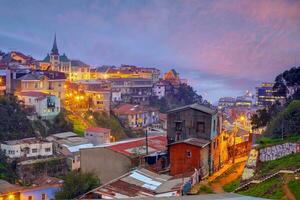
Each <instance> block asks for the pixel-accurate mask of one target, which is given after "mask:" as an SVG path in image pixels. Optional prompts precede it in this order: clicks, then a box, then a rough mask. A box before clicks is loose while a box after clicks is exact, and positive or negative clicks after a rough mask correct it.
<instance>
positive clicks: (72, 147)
mask: <svg viewBox="0 0 300 200" xmlns="http://www.w3.org/2000/svg"><path fill="white" fill-rule="evenodd" d="M58 47H59V45H58V42H57V36H56V35H55V36H54V41H53V44H52V48H51V49H50V52H49V53H48V54H47V55H45V58H44V59H40V60H39V59H36V58H33V57H31V56H28V55H26V54H25V53H21V52H18V51H11V52H1V53H0V84H1V86H0V90H1V91H0V94H1V97H0V99H1V100H0V109H1V115H3V118H2V119H3V120H4V121H3V123H1V129H0V132H1V138H0V139H1V140H0V142H1V146H0V148H1V160H2V161H3V164H2V163H1V167H0V178H1V180H0V199H1V200H6V199H9V200H12V199H28V200H33V199H43V200H46V199H60V198H61V199H67V198H70V199H71V198H79V199H119V198H120V199H121V198H138V199H140V198H142V197H173V196H177V197H179V196H186V195H192V194H199V193H200V194H201V193H203V194H205V193H217V194H219V193H222V192H223V193H224V189H222V187H224V186H226V185H227V184H230V183H231V182H234V181H236V180H238V182H239V183H240V184H239V185H237V188H235V190H236V189H238V190H241V191H242V189H243V188H244V187H246V188H247V187H248V186H247V184H248V185H249V184H251V181H252V177H255V176H256V175H257V172H255V166H256V164H257V163H263V162H266V161H270V160H275V159H280V158H281V157H283V156H288V155H290V154H293V153H296V152H297V153H299V152H300V143H299V141H298V143H283V144H282V145H283V146H280V147H274V148H273V147H271V148H272V149H271V150H269V149H265V148H267V147H265V146H263V147H262V148H260V149H258V148H257V144H259V143H257V141H263V140H260V138H261V134H262V133H264V132H265V129H266V127H265V126H264V125H260V124H255V122H253V120H254V118H255V117H254V116H256V117H257V118H259V117H262V116H259V115H258V114H256V113H257V112H258V111H260V112H262V111H265V112H266V111H267V110H266V109H268V110H270V109H269V108H270V106H273V105H274V104H279V105H284V104H286V102H287V98H286V96H285V95H283V94H281V95H278V94H275V92H274V91H275V89H276V87H274V85H275V86H276V84H275V82H274V83H269V82H264V83H261V85H258V86H256V88H255V89H256V94H252V93H251V92H249V91H247V92H245V94H243V95H241V96H238V97H223V98H220V100H219V102H218V105H215V106H214V105H212V104H210V103H209V102H208V101H206V100H204V99H202V97H201V96H200V95H197V94H196V92H195V91H194V90H193V89H190V88H191V86H189V84H188V82H189V81H188V80H186V79H184V78H183V77H181V76H180V75H179V73H178V72H176V69H170V70H169V71H167V72H166V73H162V72H161V70H160V69H158V68H154V67H139V66H132V65H121V66H119V67H116V66H100V67H98V66H91V65H89V64H86V63H84V62H83V61H80V60H78V59H71V58H69V57H68V56H67V54H65V53H61V52H60V51H59V48H58ZM297 70H299V68H298V69H297ZM298 81H299V80H298ZM7 107H8V108H7ZM9 107H10V108H9ZM298 108H299V107H298ZM10 120H13V121H15V124H14V123H12V122H11V121H10ZM17 120H19V121H17ZM260 120H261V119H260ZM298 124H299V122H298ZM255 125H256V127H254V126H255ZM4 126H6V127H4ZM29 126H31V127H29ZM285 129H286V130H287V128H285ZM287 131H288V130H287ZM285 134H286V135H282V139H284V137H285V136H286V137H287V138H288V132H286V133H285ZM298 136H299V134H298ZM298 138H299V137H298ZM282 141H284V140H282ZM280 145H281V144H280ZM278 149H281V151H282V152H281V151H280V150H278ZM274 150H278V151H279V152H278V153H274V156H272V155H270V152H274ZM283 151H284V152H283ZM297 159H298V160H299V156H298V158H297ZM2 161H1V162H2ZM4 163H5V164H4ZM296 166H298V167H300V166H299V162H298V163H297V164H296V165H294V166H293V167H296ZM4 168H6V170H4ZM233 169H235V170H236V171H235V170H233ZM230 170H231V171H232V170H233V171H234V172H230ZM297 170H298V171H299V168H298V169H296V171H297ZM296 171H295V173H296ZM298 171H297V173H299V172H298ZM85 174H87V175H88V176H87V179H86V180H85V182H86V184H88V183H90V182H91V183H90V184H91V185H89V186H88V187H87V189H85V191H82V192H77V193H76V192H75V193H74V192H73V193H72V192H70V191H66V189H67V188H66V187H70V186H66V185H65V182H66V181H70V180H72V176H73V178H74V177H75V178H76V176H77V178H78V179H80V176H85ZM295 176H296V175H295ZM89 177H90V178H89ZM221 180H222V181H221ZM248 180H251V181H250V182H249V181H248ZM92 182H93V183H92ZM68 184H70V183H68ZM74 184H76V183H75V182H74ZM244 185H246V186H244ZM73 187H74V186H73ZM79 187H81V186H79ZM239 187H241V188H239ZM242 187H243V188H242ZM67 190H68V189H67ZM78 190H79V188H78ZM195 191H196V192H195ZM210 191H211V192H210ZM68 192H69V193H70V194H68ZM241 194H243V193H241ZM245 194H247V193H245ZM59 195H62V196H59ZM72 195H75V196H72ZM253 199H255V198H254V197H253Z"/></svg>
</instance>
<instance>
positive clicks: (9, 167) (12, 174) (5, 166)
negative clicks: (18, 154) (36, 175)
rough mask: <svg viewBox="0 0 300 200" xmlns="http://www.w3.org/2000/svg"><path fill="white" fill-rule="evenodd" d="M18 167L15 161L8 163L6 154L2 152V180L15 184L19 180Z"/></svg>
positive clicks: (0, 156) (0, 174) (0, 173)
mask: <svg viewBox="0 0 300 200" xmlns="http://www.w3.org/2000/svg"><path fill="white" fill-rule="evenodd" d="M16 166H17V163H16V162H15V161H13V162H8V158H7V157H6V155H5V153H4V152H3V151H0V179H3V180H6V181H8V182H10V183H15V182H16V180H17V174H16Z"/></svg>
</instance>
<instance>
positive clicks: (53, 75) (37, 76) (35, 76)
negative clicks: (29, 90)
mask: <svg viewBox="0 0 300 200" xmlns="http://www.w3.org/2000/svg"><path fill="white" fill-rule="evenodd" d="M44 77H47V78H48V79H50V80H61V79H62V80H64V79H66V78H67V77H66V75H65V74H64V73H62V72H56V71H39V70H36V71H32V72H30V73H28V74H26V75H24V76H22V77H20V78H19V80H41V79H43V78H44Z"/></svg>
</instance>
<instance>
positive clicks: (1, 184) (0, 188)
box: [0, 179, 21, 195]
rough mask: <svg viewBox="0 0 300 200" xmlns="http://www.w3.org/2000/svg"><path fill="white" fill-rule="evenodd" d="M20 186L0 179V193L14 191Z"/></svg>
mask: <svg viewBox="0 0 300 200" xmlns="http://www.w3.org/2000/svg"><path fill="white" fill-rule="evenodd" d="M20 189H21V187H20V186H17V185H13V184H10V183H9V182H7V181H5V180H2V179H0V195H2V194H6V193H10V192H15V191H18V190H20Z"/></svg>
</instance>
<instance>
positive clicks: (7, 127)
mask: <svg viewBox="0 0 300 200" xmlns="http://www.w3.org/2000/svg"><path fill="white" fill-rule="evenodd" d="M0 113H1V115H0V141H3V140H15V139H20V138H24V137H32V136H34V135H35V133H34V131H33V128H32V126H31V122H30V120H29V119H28V118H27V117H26V111H25V108H24V106H22V105H20V104H19V103H18V101H17V99H16V98H15V97H13V96H1V97H0Z"/></svg>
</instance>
